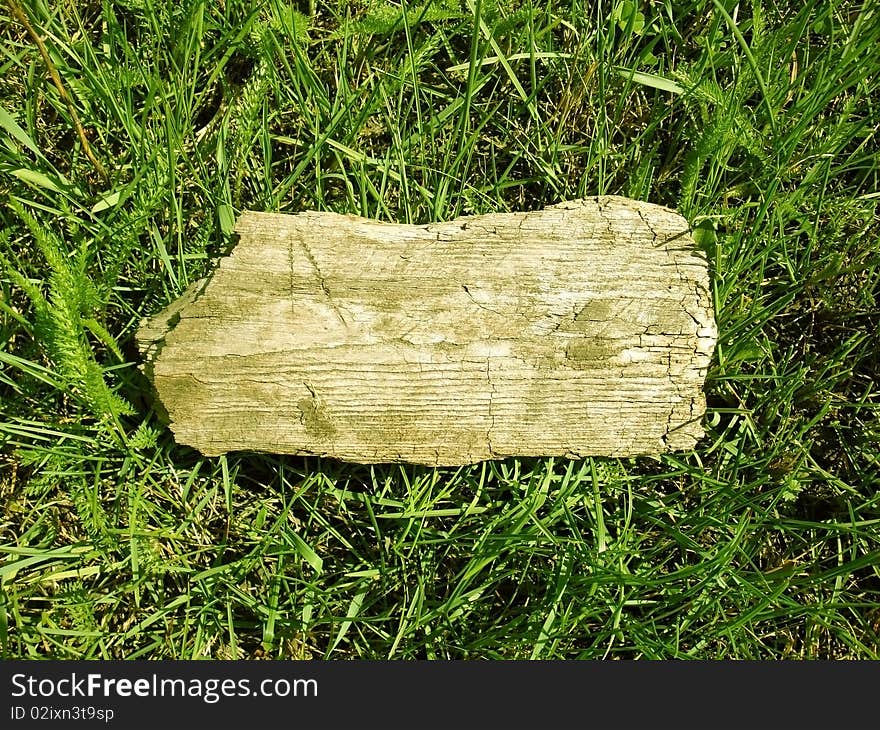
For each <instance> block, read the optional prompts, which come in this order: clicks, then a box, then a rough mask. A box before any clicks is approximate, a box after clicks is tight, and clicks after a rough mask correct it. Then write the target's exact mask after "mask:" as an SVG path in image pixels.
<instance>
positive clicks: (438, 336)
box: [138, 196, 716, 465]
mask: <svg viewBox="0 0 880 730" xmlns="http://www.w3.org/2000/svg"><path fill="white" fill-rule="evenodd" d="M236 231H237V232H238V234H239V236H240V241H239V243H238V244H237V246H236V247H235V249H234V250H233V251H232V253H231V255H229V256H227V257H226V258H224V259H223V260H221V262H220V265H219V267H218V268H217V269H216V270H215V271H214V273H213V274H212V275H211V277H209V279H208V280H207V281H202V282H197V283H196V284H194V285H193V286H192V287H190V289H188V290H187V292H186V293H185V294H184V295H183V296H182V297H181V298H180V299H178V300H177V301H175V302H174V303H172V305H170V306H169V307H168V308H167V309H166V310H164V311H163V312H161V313H160V314H158V315H156V316H155V317H153V318H151V319H149V320H147V321H145V322H144V323H143V325H142V326H141V328H140V330H139V331H138V342H139V346H140V348H141V351H142V353H144V356H145V360H146V368H145V369H146V371H147V373H148V375H149V376H150V377H151V379H152V380H153V383H154V385H155V388H156V391H157V393H158V396H159V398H160V400H161V401H162V404H163V405H164V407H165V409H166V410H167V412H168V416H169V418H170V421H171V428H172V430H173V431H174V433H175V437H176V438H177V440H178V441H180V442H182V443H186V444H189V445H191V446H194V447H195V448H197V449H199V450H200V451H201V452H203V453H204V454H206V455H217V454H221V453H225V452H227V451H235V450H250V451H266V452H274V453H291V454H316V455H324V456H332V457H335V458H339V459H344V460H348V461H358V462H365V463H366V462H383V461H385V462H387V461H406V462H415V463H423V464H430V465H447V464H464V463H471V462H475V461H479V460H482V459H491V458H503V457H506V456H513V455H519V456H551V455H561V456H569V457H580V456H586V455H611V456H631V455H638V454H656V453H660V452H663V451H668V450H680V449H689V448H692V447H693V446H694V445H695V443H696V442H697V440H698V439H699V438H701V437H702V435H703V431H702V428H701V426H700V421H701V419H702V417H703V414H704V411H705V398H704V395H703V391H702V388H703V383H704V379H705V374H706V369H707V367H708V365H709V361H710V358H711V355H712V351H713V349H714V345H715V340H716V328H715V322H714V317H713V314H712V306H711V300H710V296H709V289H708V286H709V281H708V272H707V266H706V261H705V259H704V257H703V256H702V254H701V253H699V252H698V251H697V250H696V249H695V247H694V243H693V240H692V238H691V236H690V232H689V229H688V226H687V223H686V222H685V220H684V219H683V218H681V216H679V215H678V214H676V213H675V212H674V211H671V210H669V209H667V208H663V207H660V206H656V205H652V204H649V203H643V202H639V201H633V200H628V199H626V198H620V197H615V196H604V197H598V198H588V199H583V200H575V201H566V202H564V203H560V204H558V205H555V206H551V207H549V208H545V209H544V210H542V211H536V212H529V213H503V214H491V215H484V216H473V217H463V218H458V219H456V220H453V221H450V222H447V223H433V224H430V225H424V226H411V225H399V224H388V223H380V222H376V221H371V220H366V219H363V218H358V217H355V216H343V215H338V214H333V213H316V212H306V213H300V214H296V215H286V214H270V213H253V212H245V213H243V214H242V216H241V217H240V218H239V221H238V223H237V226H236Z"/></svg>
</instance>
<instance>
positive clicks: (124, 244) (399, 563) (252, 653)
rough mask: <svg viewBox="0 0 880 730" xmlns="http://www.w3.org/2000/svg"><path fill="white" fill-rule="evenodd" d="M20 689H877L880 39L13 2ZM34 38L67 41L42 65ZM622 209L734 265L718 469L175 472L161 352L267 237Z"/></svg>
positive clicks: (713, 18) (11, 441)
mask: <svg viewBox="0 0 880 730" xmlns="http://www.w3.org/2000/svg"><path fill="white" fill-rule="evenodd" d="M0 36H2V45H0V50H2V53H0V64H2V65H0V200H2V205H0V228H2V233H0V553H2V557H0V654H2V656H4V657H6V658H16V657H17V658H38V657H50V658H63V659H73V658H179V659H183V658H202V657H208V658H212V657H213V658H331V659H333V658H340V659H341V658H400V659H412V658H548V659H549V658H702V659H707V658H711V659H716V658H740V659H746V658H759V659H778V658H860V659H868V658H874V659H876V658H880V456H878V454H880V421H878V409H880V397H878V384H880V347H878V337H880V304H878V298H880V218H878V211H877V205H878V202H880V179H878V178H880V167H878V162H880V158H878V151H877V150H878V138H877V134H878V126H880V75H878V71H880V56H878V54H877V49H878V48H880V6H878V5H877V4H876V3H872V2H869V1H867V0H866V1H865V2H850V1H848V0H840V1H837V0H827V1H825V2H817V1H814V0H805V1H804V2H799V3H784V2H783V3H770V2H766V3H762V2H761V0H754V2H751V3H739V4H737V3H735V2H732V0H713V1H712V2H694V1H693V0H681V1H679V0H663V1H659V2H641V3H639V2H629V1H622V2H617V1H612V2H600V3H580V2H575V1H574V0H572V2H561V1H560V0H554V1H553V2H546V3H539V2H534V1H533V2H524V1H520V0H461V1H459V0H433V2H431V1H430V0H429V1H428V2H425V3H423V4H418V5H416V4H414V3H412V2H408V3H403V4H400V3H391V2H385V1H383V0H361V1H360V2H351V3H347V2H342V1H341V0H333V1H331V2H328V3H316V2H314V0H312V1H311V2H300V3H290V4H289V3H285V2H282V0H210V1H209V0H185V1H184V2H176V1H175V0H118V1H115V2H110V0H81V1H80V2H76V3H49V2H47V1H46V0H11V1H10V2H9V4H8V5H2V6H0ZM38 39H39V40H38ZM597 194H619V195H626V196H629V197H632V198H637V199H640V200H647V201H650V202H653V203H659V204H663V205H667V206H670V207H672V208H675V209H676V210H678V211H679V212H680V213H681V214H682V215H683V216H685V218H687V220H688V221H689V222H690V224H691V226H692V227H693V229H694V237H695V240H696V241H697V242H698V244H699V246H700V247H701V248H702V249H703V250H704V251H705V252H706V255H707V257H708V260H709V265H710V273H711V277H712V283H713V292H712V293H713V297H714V306H715V312H716V318H717V321H718V326H719V342H718V347H717V351H716V353H715V356H714V359H713V362H712V367H711V369H710V371H709V374H708V380H707V385H706V392H707V397H708V402H709V409H708V413H707V416H706V430H707V436H706V438H705V439H704V440H703V441H702V442H701V443H700V444H699V445H698V447H697V448H696V450H694V451H692V452H686V453H675V454H667V455H663V456H660V457H644V458H635V459H610V458H592V459H584V460H578V461H570V460H565V459H507V460H504V461H493V462H484V463H480V464H476V465H473V466H468V467H462V468H437V469H429V468H425V467H415V466H401V465H377V466H363V465H355V464H346V463H339V462H334V461H331V460H322V459H318V458H301V457H281V456H273V455H257V454H248V453H235V454H228V455H227V456H225V457H219V458H206V457H203V456H201V455H200V454H199V453H197V452H195V451H193V450H191V449H189V448H187V447H185V446H181V445H178V444H176V443H175V442H174V439H173V437H172V435H171V433H170V432H169V430H168V428H167V427H166V426H165V425H164V424H163V423H162V421H161V419H160V418H159V416H158V415H157V413H156V410H155V409H154V405H153V403H152V400H151V398H150V394H149V383H148V381H147V380H146V379H145V377H144V376H143V375H142V374H141V372H140V371H139V369H138V367H137V365H138V354H137V350H136V348H135V346H134V332H135V330H136V329H137V326H138V324H139V322H140V321H141V319H142V318H143V317H145V316H148V315H151V314H153V313H155V312H157V311H158V310H159V309H161V308H162V307H164V306H165V305H166V304H167V303H168V302H170V301H171V300H172V299H174V298H175V297H176V296H177V295H179V294H180V293H181V292H182V291H183V290H184V289H185V288H186V286H187V285H188V284H189V283H190V282H192V281H194V280H196V279H198V278H200V277H202V276H204V275H205V274H206V273H207V272H208V271H210V270H211V269H212V267H213V266H214V265H215V263H216V260H217V258H218V257H219V256H221V255H222V254H223V253H224V252H225V251H226V250H227V249H228V247H229V245H230V244H231V243H232V226H233V223H234V220H235V218H236V216H237V215H238V213H239V212H240V211H242V210H244V209H253V210H266V211H282V212H296V211H301V210H307V209H313V210H327V211H336V212H341V213H355V214H359V215H363V216H367V217H370V218H375V219H379V220H383V221H397V222H407V223H426V222H430V221H437V220H444V219H450V218H453V217H455V216H458V215H464V214H479V213H488V212H502V211H510V210H533V209H538V208H542V207H544V206H545V205H549V204H552V203H555V202H559V201H561V200H565V199H570V198H577V197H584V196H591V195H597Z"/></svg>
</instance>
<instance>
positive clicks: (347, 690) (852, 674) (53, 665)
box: [0, 661, 880, 730]
mask: <svg viewBox="0 0 880 730" xmlns="http://www.w3.org/2000/svg"><path fill="white" fill-rule="evenodd" d="M878 674H880V665H878V664H876V663H868V662H866V663H861V664H859V663H839V664H837V663H816V664H810V663H784V662H778V663H747V662H742V663H726V662H716V663H706V662H693V663H689V662H604V663H603V662H546V663H545V662H367V661H362V662H356V661H353V662H326V661H324V662H315V661H309V662H297V661H291V662H221V661H206V662H170V661H166V662H134V661H133V662H101V661H91V662H85V661H67V662H57V661H52V662H26V661H7V662H3V663H0V688H2V689H0V695H2V698H3V702H2V709H0V727H4V728H5V727H10V728H13V727H17V726H19V725H26V724H33V723H45V722H50V723H59V722H62V723H64V724H67V725H75V726H98V725H101V726H104V727H125V728H128V727H141V726H152V727H155V726H156V724H157V723H163V724H165V725H167V726H170V727H177V726H184V725H187V726H189V725H191V724H193V723H200V724H201V723H208V724H209V725H208V726H210V727H241V725H242V723H253V722H255V721H257V720H259V721H260V722H265V721H268V720H274V721H278V722H283V723H284V725H283V726H284V727H297V726H305V725H307V724H311V723H320V724H321V725H331V726H333V727H336V726H340V723H358V724H359V725H360V724H368V725H373V724H378V723H381V726H382V727H383V728H387V727H413V726H416V727H418V726H421V725H431V726H433V725H436V724H443V725H446V724H449V725H451V726H465V727H473V726H476V725H485V724H489V725H494V726H499V727H500V726H509V727H522V726H525V725H531V724H538V725H540V726H544V725H558V724H564V725H566V726H569V725H571V724H576V725H578V726H593V725H596V724H598V723H603V724H604V723H614V724H615V725H617V724H621V723H622V724H623V725H624V726H625V727H629V726H632V725H634V724H642V723H649V724H650V725H651V726H653V725H656V724H657V723H660V722H664V723H665V722H670V723H675V724H676V725H681V724H685V725H690V726H694V725H699V726H706V725H709V726H711V725H715V724H722V721H723V724H727V723H728V722H739V723H742V722H746V723H749V724H750V725H751V724H755V723H758V724H759V725H765V724H767V723H769V722H785V723H786V724H791V723H792V722H794V721H800V722H804V721H806V722H807V723H808V724H813V723H815V722H817V721H818V720H819V718H820V717H821V716H822V715H823V714H825V713H826V712H827V715H828V717H829V718H830V719H833V718H835V717H836V718H838V719H840V718H843V717H845V718H846V722H847V724H851V723H853V722H856V721H857V720H858V718H859V712H863V713H864V718H863V719H865V720H868V721H869V722H870V724H871V725H872V726H873V725H874V724H876V722H875V719H872V718H870V715H873V711H871V712H869V709H870V708H869V707H867V705H866V704H865V703H862V702H858V701H853V691H854V690H855V688H857V687H865V686H871V685H876V684H877V680H876V678H877V676H878ZM248 730H249V729H248Z"/></svg>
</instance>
